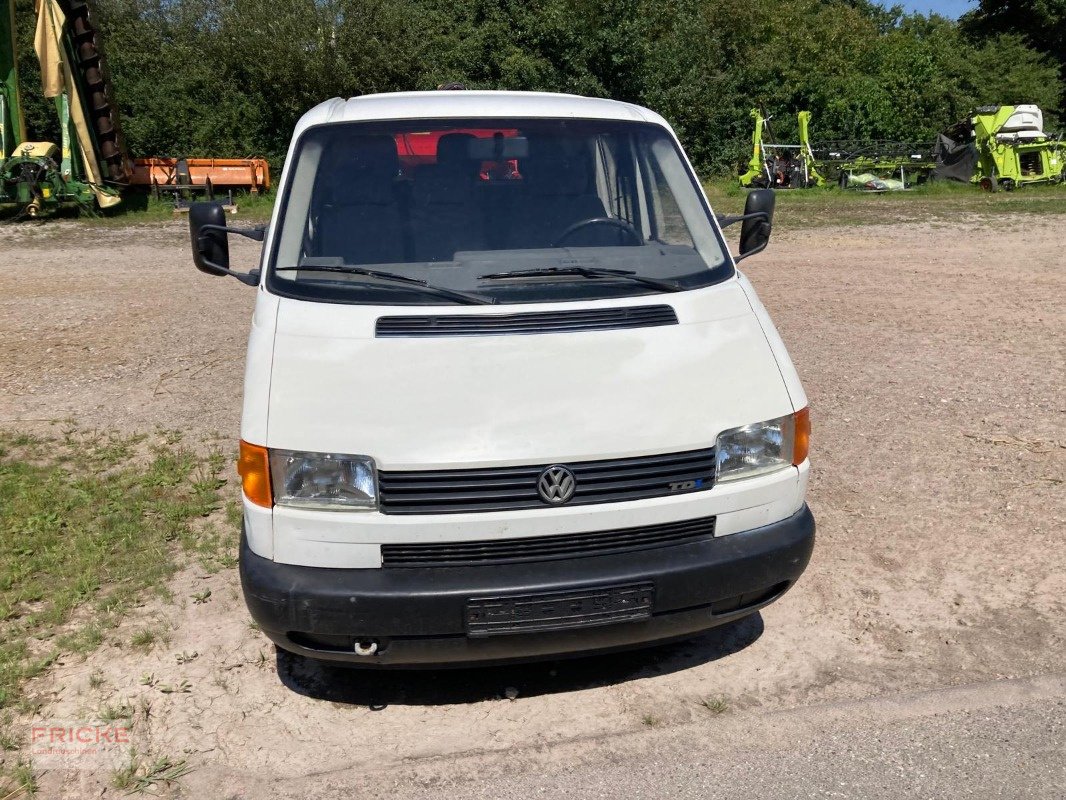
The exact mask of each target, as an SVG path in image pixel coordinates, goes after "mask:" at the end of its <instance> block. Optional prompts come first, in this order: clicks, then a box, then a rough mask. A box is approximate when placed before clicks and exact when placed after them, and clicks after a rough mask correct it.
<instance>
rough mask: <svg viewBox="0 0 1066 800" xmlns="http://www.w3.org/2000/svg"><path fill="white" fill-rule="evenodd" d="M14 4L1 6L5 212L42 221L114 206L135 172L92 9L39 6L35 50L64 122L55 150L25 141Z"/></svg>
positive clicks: (76, 1) (58, 2)
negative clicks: (70, 211) (69, 210)
mask: <svg viewBox="0 0 1066 800" xmlns="http://www.w3.org/2000/svg"><path fill="white" fill-rule="evenodd" d="M14 6H15V0H0V211H2V212H7V213H9V214H10V213H14V214H15V215H17V216H23V215H25V216H30V217H37V216H41V215H46V214H50V213H53V212H55V211H57V210H60V209H63V208H79V209H82V210H86V211H93V212H94V211H95V210H96V209H97V208H108V207H111V206H114V205H116V204H117V203H119V202H120V201H121V198H120V191H121V189H122V187H123V186H124V185H125V184H126V183H128V181H129V177H130V170H131V167H130V162H129V159H128V157H127V156H126V152H125V147H124V146H123V143H122V136H121V133H120V131H119V129H118V115H117V113H116V112H115V108H114V105H113V103H112V102H111V97H110V88H109V86H108V84H107V80H106V74H105V66H104V64H103V59H102V56H101V55H100V51H99V48H98V46H97V38H96V33H95V30H94V28H93V25H92V19H91V14H90V8H89V6H88V4H87V3H85V2H84V1H83V0H37V19H36V34H35V37H34V49H35V50H36V51H37V56H38V59H39V60H40V62H41V77H42V84H43V85H42V89H43V92H44V95H45V96H46V97H49V98H52V99H53V100H54V102H55V109H56V113H57V115H58V117H59V128H60V136H61V139H60V142H59V143H58V144H56V143H53V142H33V141H28V140H27V136H26V124H25V119H24V117H23V109H22V103H21V98H20V95H19V85H18V70H17V61H18V59H17V52H16V40H15V8H14Z"/></svg>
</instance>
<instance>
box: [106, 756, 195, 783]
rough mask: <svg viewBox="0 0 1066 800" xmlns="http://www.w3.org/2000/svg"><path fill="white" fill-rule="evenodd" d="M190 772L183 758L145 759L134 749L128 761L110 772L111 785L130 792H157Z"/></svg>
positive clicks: (190, 769)
mask: <svg viewBox="0 0 1066 800" xmlns="http://www.w3.org/2000/svg"><path fill="white" fill-rule="evenodd" d="M190 772H192V767H190V766H189V765H188V763H187V762H186V761H185V759H181V760H180V761H175V760H174V759H172V758H169V757H167V756H159V757H158V758H155V759H152V760H151V761H147V760H145V759H142V758H141V757H140V756H139V755H138V753H137V751H136V750H134V751H133V752H132V753H131V754H130V760H129V763H128V764H126V766H124V767H122V768H121V769H118V770H116V771H115V772H114V773H113V774H112V776H111V785H112V786H114V787H115V788H116V789H120V790H124V791H126V792H128V793H130V794H134V793H137V792H147V793H150V794H157V793H158V790H159V789H167V788H169V787H170V786H171V785H173V784H174V783H176V782H177V781H178V780H180V779H181V778H183V777H184V776H186V775H188V774H189V773H190Z"/></svg>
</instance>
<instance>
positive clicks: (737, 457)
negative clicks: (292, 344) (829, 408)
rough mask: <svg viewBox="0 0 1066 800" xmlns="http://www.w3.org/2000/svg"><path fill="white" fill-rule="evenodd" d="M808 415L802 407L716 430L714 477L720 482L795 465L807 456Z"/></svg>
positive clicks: (809, 428)
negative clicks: (773, 417)
mask: <svg viewBox="0 0 1066 800" xmlns="http://www.w3.org/2000/svg"><path fill="white" fill-rule="evenodd" d="M810 431H811V426H810V416H809V413H808V409H806V408H804V409H802V410H801V411H797V412H796V413H795V414H789V415H788V416H785V417H777V418H776V419H769V420H766V421H765V422H756V423H754V424H752V425H744V426H743V427H740V428H732V429H731V430H728V431H723V432H722V433H720V434H718V444H717V450H716V458H717V468H718V472H717V476H716V478H715V479H716V481H718V482H719V483H724V482H726V481H735V480H738V479H740V478H751V477H754V476H755V475H763V474H765V473H767V472H773V471H775V470H779V469H781V468H783V467H788V466H792V465H799V464H802V463H803V462H804V460H806V458H807V449H808V446H809V442H810Z"/></svg>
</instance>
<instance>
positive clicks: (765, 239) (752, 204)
mask: <svg viewBox="0 0 1066 800" xmlns="http://www.w3.org/2000/svg"><path fill="white" fill-rule="evenodd" d="M776 202H777V196H776V195H775V194H774V190H773V189H754V190H752V192H751V193H750V194H749V195H748V199H747V202H745V203H744V217H745V219H744V224H743V225H741V227H740V258H747V257H748V256H753V255H755V254H756V253H760V252H762V251H763V250H765V249H766V245H768V244H769V243H770V232H771V231H772V230H773V227H774V205H775V204H776Z"/></svg>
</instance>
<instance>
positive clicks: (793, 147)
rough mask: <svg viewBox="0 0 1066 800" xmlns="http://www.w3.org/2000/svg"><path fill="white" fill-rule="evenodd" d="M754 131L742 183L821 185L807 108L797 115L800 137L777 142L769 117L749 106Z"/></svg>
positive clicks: (773, 186)
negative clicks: (786, 141) (794, 140)
mask: <svg viewBox="0 0 1066 800" xmlns="http://www.w3.org/2000/svg"><path fill="white" fill-rule="evenodd" d="M751 116H752V119H754V120H755V132H754V133H753V134H752V137H751V144H752V153H751V159H750V160H749V161H748V164H747V167H748V169H747V171H746V172H744V173H743V174H741V176H740V183H741V185H742V186H750V187H752V188H758V189H808V188H810V187H812V186H821V185H823V184H824V183H825V179H824V178H823V177H822V176H821V174H820V173H819V172H818V168H817V166H816V165H815V162H814V152H813V151H812V150H811V143H810V138H809V126H810V121H811V112H810V111H801V112H799V114H797V115H796V118H797V123H798V126H799V141H798V142H796V143H795V144H780V143H778V142H775V141H774V140H773V135H772V133H771V131H770V117H769V116H767V115H766V114H765V113H763V112H762V111H760V110H759V109H757V108H753V109H752V110H751Z"/></svg>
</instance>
